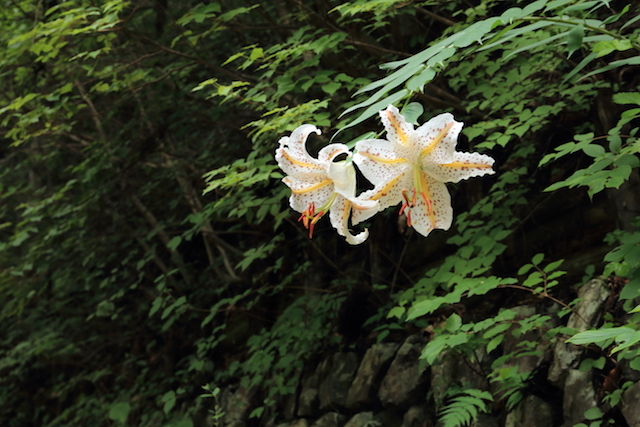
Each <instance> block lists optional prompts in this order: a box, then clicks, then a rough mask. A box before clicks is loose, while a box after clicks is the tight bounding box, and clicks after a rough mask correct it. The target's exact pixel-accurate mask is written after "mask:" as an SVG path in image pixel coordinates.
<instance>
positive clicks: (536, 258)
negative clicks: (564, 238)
mask: <svg viewBox="0 0 640 427" xmlns="http://www.w3.org/2000/svg"><path fill="white" fill-rule="evenodd" d="M543 259H544V254H535V255H534V256H533V258H531V262H532V263H533V265H538V264H540V263H541V262H542V260H543Z"/></svg>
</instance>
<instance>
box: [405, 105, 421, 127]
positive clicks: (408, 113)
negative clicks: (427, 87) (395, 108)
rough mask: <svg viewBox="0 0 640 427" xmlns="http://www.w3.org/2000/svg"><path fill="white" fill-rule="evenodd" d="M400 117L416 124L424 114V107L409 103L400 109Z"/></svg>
mask: <svg viewBox="0 0 640 427" xmlns="http://www.w3.org/2000/svg"><path fill="white" fill-rule="evenodd" d="M401 113H402V115H403V116H404V118H405V119H406V120H407V122H409V123H412V124H414V125H417V124H418V118H419V117H420V116H421V115H422V113H424V107H423V106H422V104H420V103H419V102H411V103H409V104H407V105H406V106H405V107H404V108H403V109H402V112H401Z"/></svg>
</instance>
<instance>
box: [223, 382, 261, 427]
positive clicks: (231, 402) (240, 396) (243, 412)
mask: <svg viewBox="0 0 640 427" xmlns="http://www.w3.org/2000/svg"><path fill="white" fill-rule="evenodd" d="M255 394H256V389H247V388H245V387H242V386H240V387H238V388H237V389H236V390H235V392H232V391H231V390H229V389H226V390H224V391H223V392H222V396H221V398H220V406H222V411H223V412H224V417H223V419H222V420H223V421H222V425H223V426H225V427H241V426H244V425H245V424H246V421H247V417H248V416H249V411H250V410H251V408H252V404H253V402H252V400H253V397H254V396H255Z"/></svg>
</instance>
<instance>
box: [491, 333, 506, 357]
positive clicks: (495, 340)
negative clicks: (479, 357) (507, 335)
mask: <svg viewBox="0 0 640 427" xmlns="http://www.w3.org/2000/svg"><path fill="white" fill-rule="evenodd" d="M502 341H504V334H500V335H496V336H495V337H493V338H492V339H491V341H489V343H488V344H487V353H491V352H492V351H493V350H495V349H496V348H497V347H498V346H499V345H500V344H502Z"/></svg>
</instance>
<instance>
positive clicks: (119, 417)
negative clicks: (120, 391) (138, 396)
mask: <svg viewBox="0 0 640 427" xmlns="http://www.w3.org/2000/svg"><path fill="white" fill-rule="evenodd" d="M129 412H131V405H129V403H128V402H119V403H116V404H113V405H112V406H111V408H110V409H109V419H111V420H113V421H115V422H117V423H120V424H124V423H126V422H127V418H128V417H129Z"/></svg>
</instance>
